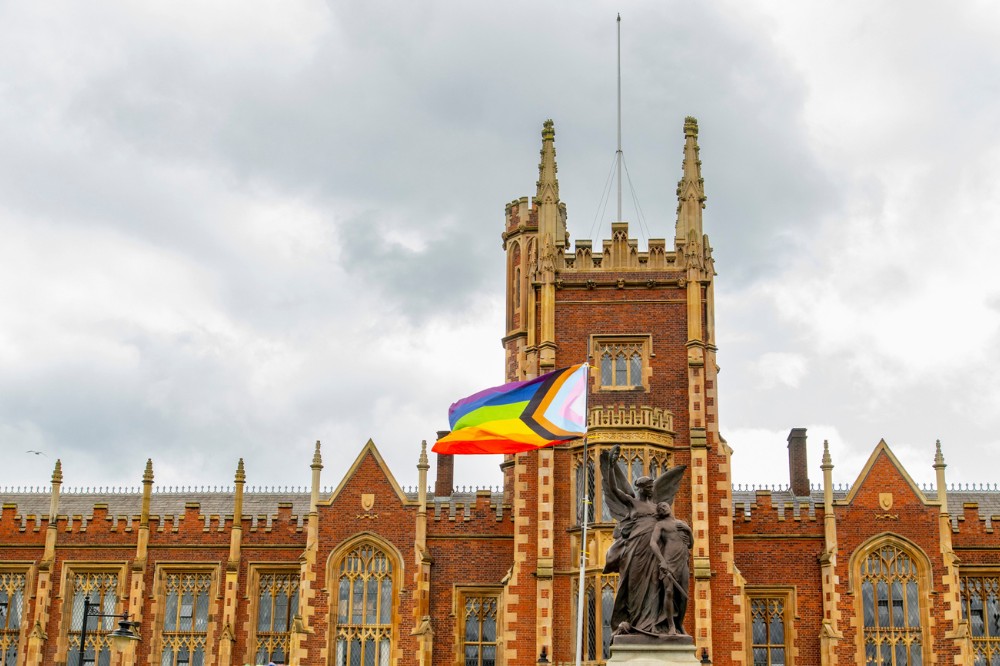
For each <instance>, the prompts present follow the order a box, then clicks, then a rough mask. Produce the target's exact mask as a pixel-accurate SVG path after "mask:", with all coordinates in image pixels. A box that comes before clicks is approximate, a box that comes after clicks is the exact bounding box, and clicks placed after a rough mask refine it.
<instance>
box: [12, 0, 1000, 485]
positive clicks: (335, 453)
mask: <svg viewBox="0 0 1000 666" xmlns="http://www.w3.org/2000/svg"><path fill="white" fill-rule="evenodd" d="M618 11H621V12H622V34H623V45H622V65H623V82H622V89H623V95H624V102H623V107H624V111H623V132H624V138H623V144H624V151H625V159H626V163H627V165H628V171H629V174H630V176H631V189H632V190H634V192H635V196H634V198H633V196H632V195H631V194H630V193H629V194H627V196H626V205H625V210H624V212H625V214H624V217H625V218H626V219H627V220H629V221H630V222H631V223H632V226H631V228H632V230H633V234H634V235H636V236H639V237H640V238H641V239H643V240H642V243H643V244H644V243H645V239H647V238H648V237H650V236H652V237H668V238H669V237H671V235H672V233H673V224H674V207H675V199H674V185H675V183H676V181H677V179H678V177H679V175H680V159H681V143H682V139H683V137H682V124H683V118H684V116H685V115H694V116H697V117H698V119H699V121H700V125H701V146H702V159H703V161H704V166H703V172H704V174H703V175H704V176H705V180H706V190H707V194H708V197H709V199H708V208H707V210H706V230H707V231H708V232H709V234H710V235H711V238H712V243H713V245H714V247H715V257H716V265H717V268H718V272H719V276H718V281H717V297H718V304H717V322H718V341H719V346H720V351H719V362H720V365H721V366H722V374H721V376H720V391H721V396H720V410H721V426H722V431H723V434H724V436H725V437H726V438H727V439H728V441H729V442H730V444H731V445H732V447H733V448H734V449H735V451H736V454H735V459H734V465H735V481H736V482H737V483H747V482H754V481H756V482H768V483H785V482H787V471H786V468H785V467H783V466H782V465H781V464H779V465H775V464H774V463H773V461H774V459H775V456H779V457H780V459H781V460H784V456H785V450H786V449H785V446H786V442H785V438H786V436H787V433H788V430H789V429H790V428H792V427H808V428H809V432H810V440H809V442H810V456H811V458H810V459H811V476H812V478H813V480H814V481H819V480H820V479H821V475H820V472H819V457H820V451H821V447H822V440H823V439H829V440H830V443H831V447H832V451H833V455H834V462H835V464H836V465H837V467H836V470H835V472H834V476H835V478H836V479H837V480H838V481H842V482H845V481H851V480H853V479H854V477H855V476H856V475H857V473H858V471H859V470H860V468H861V466H862V464H863V462H864V460H865V459H866V458H867V456H868V454H869V453H870V451H871V449H872V448H873V447H874V445H875V444H876V443H877V442H878V441H879V439H880V438H885V439H886V441H887V442H888V443H889V444H890V446H891V447H892V448H893V450H894V451H895V452H896V453H897V455H898V456H899V457H900V458H901V459H902V460H903V462H904V464H906V465H907V466H908V467H909V471H910V472H911V474H912V475H913V476H914V477H915V478H916V480H917V481H921V482H922V481H931V480H932V479H933V470H932V469H931V464H932V458H933V454H934V441H935V440H936V439H940V440H941V442H942V444H943V447H944V452H945V456H946V458H947V461H948V463H949V468H948V474H949V480H951V481H954V482H983V481H990V482H993V481H996V480H997V475H996V468H997V462H998V460H1000V454H998V453H997V451H998V450H1000V277H998V276H1000V270H998V268H997V258H998V257H1000V230H998V226H997V225H998V222H1000V123H998V122H997V118H1000V76H998V74H997V72H1000V46H998V44H1000V8H998V7H997V5H996V3H992V2H985V1H980V2H973V1H969V2H962V3H930V2H922V3H915V2H901V1H900V2H881V3H869V2H860V1H858V2H838V3H826V4H824V5H822V7H821V9H820V6H819V5H816V4H814V3H778V2H755V3H745V2H738V1H735V0H734V1H731V2H705V3H701V2H699V3H692V2H685V3H682V2H675V1H669V2H664V1H663V0H650V1H648V2H638V1H633V2H629V3H621V4H620V5H618V4H614V3H610V2H596V1H581V2H574V3H572V9H570V4H569V3H548V4H543V3H538V2H534V1H531V2H528V1H525V2H519V1H516V0H511V1H508V2H505V3H503V5H502V7H501V6H500V5H489V4H484V3H471V2H438V1H433V0H424V1H422V2H419V3H402V2H385V1H378V0H375V1H367V2H351V1H347V0H343V1H336V2H328V3H323V2H318V1H313V0H301V1H299V2H276V1H272V2H258V1H250V0H238V1H235V0H234V1H232V2H171V3H148V2H138V3H137V2H120V3H113V2H92V3H78V2H45V3H31V2H20V3H17V2H6V3H0V449H2V453H3V465H2V467H0V486H3V485H7V486H11V485H13V486H17V485H39V484H44V483H46V482H47V480H48V477H49V474H50V471H51V468H52V464H53V462H54V460H55V459H56V458H57V457H59V458H61V459H62V461H63V464H64V469H65V480H66V484H67V485H68V486H88V485H89V486H95V485H124V484H128V485H135V484H137V483H138V481H139V479H140V477H141V473H142V467H143V463H144V461H145V459H146V458H147V457H152V458H153V459H154V463H155V465H156V475H157V481H158V482H159V483H161V484H165V485H170V484H224V483H228V482H230V481H231V479H232V474H233V470H234V468H235V465H236V460H237V459H238V458H239V457H241V456H242V457H243V458H245V459H246V466H247V474H248V479H249V482H250V483H252V484H265V485H268V484H269V485H278V484H281V485H285V484H296V485H305V484H307V483H308V481H309V469H308V465H309V461H310V458H311V450H312V443H313V442H314V441H315V440H317V439H320V440H322V441H323V443H324V456H325V461H326V465H327V466H326V470H325V472H324V483H325V484H326V485H335V484H336V483H337V482H338V481H339V480H340V477H341V473H342V471H343V469H344V467H345V466H346V465H347V464H349V462H350V461H351V460H353V459H354V457H355V456H356V455H357V453H358V451H359V449H360V448H361V446H362V445H363V444H364V442H365V441H366V440H367V439H368V438H372V439H373V440H374V441H375V443H376V444H377V445H378V446H379V448H380V449H381V451H382V452H383V454H384V455H385V457H386V458H387V460H388V461H389V463H390V465H391V466H392V468H393V469H394V471H395V473H396V476H397V478H398V479H399V481H400V482H401V483H403V484H404V485H405V484H413V483H415V481H416V470H415V467H414V465H415V463H416V457H417V453H418V451H419V444H420V440H422V439H427V440H433V438H434V433H435V431H436V430H438V429H442V428H445V427H447V419H446V411H447V407H448V405H449V404H450V403H451V402H452V401H453V400H454V399H456V398H458V397H461V396H462V395H465V394H467V393H470V392H472V391H474V390H477V389H479V388H483V387H485V386H488V385H492V384H496V383H499V382H500V381H502V378H503V376H502V362H501V361H502V353H501V348H500V343H499V338H500V336H501V335H502V333H503V331H502V330H501V329H502V327H503V319H502V307H501V296H502V275H503V268H502V262H503V255H502V251H501V247H500V231H501V229H502V224H503V207H504V204H505V203H506V202H508V201H510V200H512V199H514V198H517V197H519V196H523V195H529V194H532V193H533V191H534V182H535V178H536V176H537V162H538V148H539V145H540V138H539V131H540V129H541V125H542V122H543V121H544V120H545V119H546V118H553V119H554V120H555V123H556V132H557V135H556V146H557V151H558V161H559V176H560V185H561V194H562V198H563V200H564V201H565V202H566V203H567V205H568V208H569V227H570V233H571V235H572V237H573V238H593V239H595V242H597V241H599V240H600V239H602V238H605V237H607V236H608V235H609V232H610V223H611V221H612V219H611V218H612V216H613V210H614V204H613V202H612V203H611V205H608V206H604V205H603V204H602V191H603V188H604V186H605V182H606V179H607V175H608V169H609V167H610V165H611V162H612V159H613V156H614V151H615V97H614V94H615V21H614V18H615V13H616V12H618ZM627 192H629V190H627ZM634 202H638V206H637V205H636V204H635V203H634ZM29 449H30V450H38V451H42V452H44V455H35V454H30V453H26V451H27V450H29ZM498 462H499V460H498V459H496V458H493V457H476V458H469V459H464V460H461V461H460V462H459V466H458V476H459V477H460V478H459V479H458V480H457V482H458V483H459V484H463V483H465V484H476V485H481V484H489V483H493V484H496V483H499V481H500V475H499V473H498V471H497V469H496V465H497V463H498Z"/></svg>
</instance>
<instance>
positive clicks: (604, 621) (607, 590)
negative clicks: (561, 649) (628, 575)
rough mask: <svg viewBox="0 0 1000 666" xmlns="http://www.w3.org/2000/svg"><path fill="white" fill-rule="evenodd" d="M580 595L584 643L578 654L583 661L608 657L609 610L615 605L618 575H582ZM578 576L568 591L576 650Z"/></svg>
mask: <svg viewBox="0 0 1000 666" xmlns="http://www.w3.org/2000/svg"><path fill="white" fill-rule="evenodd" d="M584 580H585V583H586V584H585V586H584V596H583V623H582V626H583V643H582V646H581V648H582V652H581V657H582V661H583V662H584V663H586V664H590V665H596V664H603V663H604V662H605V661H607V660H608V659H609V658H610V657H611V637H612V636H611V632H612V630H613V627H612V626H611V614H612V612H613V610H614V605H615V591H616V589H617V585H618V576H617V575H603V574H602V575H597V576H590V577H587V578H585V579H584ZM579 589H580V585H579V578H577V579H575V580H574V581H573V593H572V595H571V599H570V601H571V603H572V619H573V632H572V633H573V650H574V654H575V651H576V635H577V634H576V631H577V627H579V626H580V623H579V622H577V617H578V616H577V613H578V609H579V600H580V597H579Z"/></svg>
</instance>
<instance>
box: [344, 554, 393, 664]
mask: <svg viewBox="0 0 1000 666" xmlns="http://www.w3.org/2000/svg"><path fill="white" fill-rule="evenodd" d="M335 571H336V572H337V587H336V590H337V616H336V628H335V629H334V654H335V655H336V659H335V661H334V664H335V665H336V666H389V660H390V657H391V653H392V606H393V598H394V596H393V589H392V588H393V584H392V583H393V560H392V558H391V557H389V555H388V553H386V552H385V551H383V550H382V549H381V548H379V547H378V546H377V545H375V544H374V543H372V542H369V541H363V542H361V543H359V544H357V545H356V546H354V548H352V549H351V550H349V551H348V552H347V554H346V555H344V557H343V558H342V559H341V560H340V562H339V565H338V566H337V568H336V569H335Z"/></svg>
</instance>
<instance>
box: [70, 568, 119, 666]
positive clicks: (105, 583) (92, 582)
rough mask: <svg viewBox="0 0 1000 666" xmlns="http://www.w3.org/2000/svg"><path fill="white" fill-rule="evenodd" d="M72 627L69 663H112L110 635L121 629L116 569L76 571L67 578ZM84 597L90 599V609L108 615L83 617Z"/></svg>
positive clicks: (98, 664)
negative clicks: (83, 641) (83, 638)
mask: <svg viewBox="0 0 1000 666" xmlns="http://www.w3.org/2000/svg"><path fill="white" fill-rule="evenodd" d="M68 588H69V594H67V595H66V602H68V603H69V604H70V626H69V635H68V637H67V638H68V644H69V653H68V655H67V663H70V664H81V665H84V666H90V665H96V666H111V644H110V641H109V640H108V634H109V633H110V632H112V631H114V630H115V629H117V628H118V618H116V617H114V616H115V614H116V613H117V611H118V608H117V607H118V574H117V573H116V572H73V573H72V575H71V576H70V580H69V581H68ZM84 599H90V606H91V608H95V609H97V610H94V611H91V612H93V613H98V614H100V615H106V616H109V617H88V618H84V616H83V608H84V606H83V604H84ZM85 621H86V622H87V644H86V645H84V646H82V647H83V660H82V661H81V660H80V648H81V646H80V635H81V633H82V630H83V623H84V622H85Z"/></svg>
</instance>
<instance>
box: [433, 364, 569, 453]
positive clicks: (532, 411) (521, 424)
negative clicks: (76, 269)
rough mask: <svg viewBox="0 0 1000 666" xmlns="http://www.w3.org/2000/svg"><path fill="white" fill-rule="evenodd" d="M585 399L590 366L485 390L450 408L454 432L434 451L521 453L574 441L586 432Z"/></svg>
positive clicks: (555, 372)
mask: <svg viewBox="0 0 1000 666" xmlns="http://www.w3.org/2000/svg"><path fill="white" fill-rule="evenodd" d="M586 399H587V366H586V364H580V365H574V366H571V367H569V368H563V369H561V370H555V371H553V372H550V373H548V374H545V375H542V376H541V377H536V378H534V379H528V380H524V381H520V382H511V383H509V384H504V385H502V386H495V387H492V388H488V389H484V390H482V391H479V392H478V393H474V394H473V395H471V396H469V397H467V398H463V399H461V400H458V401H456V402H455V403H454V404H453V405H452V406H451V408H450V409H449V410H448V420H449V422H450V423H451V428H452V432H451V433H449V434H448V435H446V436H444V437H442V438H441V439H439V440H438V441H437V443H435V445H434V448H433V450H434V451H436V452H438V453H452V454H454V453H517V452H519V451H530V450H533V449H537V448H542V447H544V446H548V445H550V444H554V443H555V442H559V441H565V440H568V439H575V438H577V437H581V436H583V435H584V434H586V431H587V409H586Z"/></svg>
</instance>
